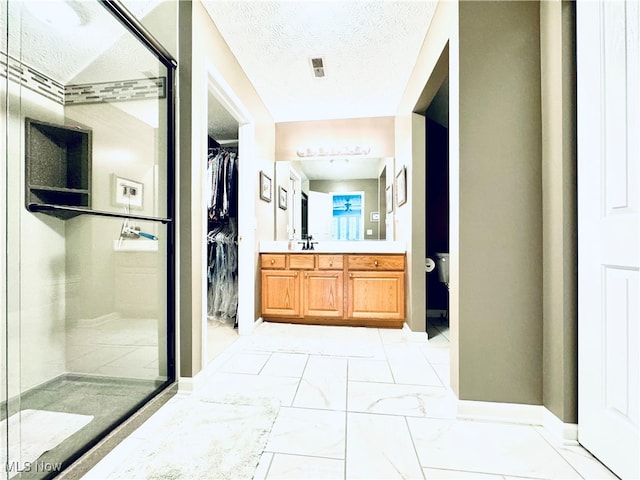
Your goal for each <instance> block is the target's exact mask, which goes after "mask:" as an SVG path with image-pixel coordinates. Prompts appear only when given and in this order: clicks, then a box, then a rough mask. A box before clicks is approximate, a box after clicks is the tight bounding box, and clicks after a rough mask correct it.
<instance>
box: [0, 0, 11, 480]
mask: <svg viewBox="0 0 640 480" xmlns="http://www.w3.org/2000/svg"><path fill="white" fill-rule="evenodd" d="M8 10H9V4H8V2H2V3H0V72H5V71H6V65H7V53H8V46H7V33H8V28H9V25H8ZM7 106H8V105H7V76H6V74H4V76H0V109H1V110H2V113H1V114H0V139H1V140H0V290H1V291H2V295H1V296H0V380H1V382H0V405H1V406H2V409H1V410H0V419H5V418H7V362H6V359H7V150H8V147H7V145H8V136H7ZM1 425H2V428H1V429H0V462H1V465H6V462H7V454H8V445H9V442H8V435H9V432H8V424H7V422H4V423H2V424H1ZM0 478H6V474H5V469H4V467H2V469H1V470H0Z"/></svg>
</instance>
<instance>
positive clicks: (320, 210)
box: [308, 191, 333, 240]
mask: <svg viewBox="0 0 640 480" xmlns="http://www.w3.org/2000/svg"><path fill="white" fill-rule="evenodd" d="M308 208H309V220H308V222H309V226H308V232H309V235H312V236H313V238H314V239H315V240H331V222H332V221H333V203H332V202H331V195H329V194H328V193H322V192H314V191H309V203H308Z"/></svg>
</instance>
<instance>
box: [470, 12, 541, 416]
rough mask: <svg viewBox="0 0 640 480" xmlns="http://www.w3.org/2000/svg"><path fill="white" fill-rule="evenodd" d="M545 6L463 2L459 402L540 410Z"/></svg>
mask: <svg viewBox="0 0 640 480" xmlns="http://www.w3.org/2000/svg"><path fill="white" fill-rule="evenodd" d="M539 9H540V6H539V3H538V2H461V3H460V4H459V35H460V51H459V62H460V90H459V101H460V104H459V111H460V134H459V135H460V138H459V143H460V179H459V182H460V214H459V215H460V218H459V221H460V240H459V248H460V257H459V326H458V328H459V332H458V334H459V339H458V340H459V358H458V360H459V397H460V398H461V399H463V400H480V401H496V402H513V403H525V404H534V405H539V404H541V403H542V208H541V205H542V197H541V190H542V189H541V183H542V178H541V122H540V115H541V113H540V37H539V34H540V32H539Z"/></svg>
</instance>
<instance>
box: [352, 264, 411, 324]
mask: <svg viewBox="0 0 640 480" xmlns="http://www.w3.org/2000/svg"><path fill="white" fill-rule="evenodd" d="M347 317H348V318H352V319H377V320H398V321H404V272H393V271H381V272H375V271H359V272H349V277H348V279H347Z"/></svg>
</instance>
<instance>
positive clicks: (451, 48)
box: [387, 2, 459, 391]
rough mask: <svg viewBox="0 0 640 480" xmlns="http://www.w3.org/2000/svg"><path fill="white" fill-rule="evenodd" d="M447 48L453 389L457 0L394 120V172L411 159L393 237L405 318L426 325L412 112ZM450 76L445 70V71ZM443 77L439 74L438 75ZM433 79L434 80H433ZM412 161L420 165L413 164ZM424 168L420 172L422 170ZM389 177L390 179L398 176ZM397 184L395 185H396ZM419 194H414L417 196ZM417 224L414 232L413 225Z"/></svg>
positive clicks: (428, 43) (427, 45) (434, 86)
mask: <svg viewBox="0 0 640 480" xmlns="http://www.w3.org/2000/svg"><path fill="white" fill-rule="evenodd" d="M446 49H448V52H449V54H448V56H449V59H448V72H447V73H448V75H449V90H450V93H449V94H450V97H449V108H450V110H449V137H450V145H449V161H450V182H451V185H450V192H451V198H450V215H451V225H450V240H451V246H450V254H451V263H450V266H449V272H450V296H451V299H452V301H451V304H450V311H449V316H450V332H451V335H452V338H451V384H452V388H453V389H454V391H457V385H458V367H457V364H458V353H457V346H458V342H457V337H456V335H457V327H458V302H457V288H458V271H457V263H458V262H457V259H458V255H457V248H458V230H459V228H458V193H457V192H458V184H457V181H458V178H457V172H458V145H459V144H458V107H457V105H458V81H459V78H458V77H459V75H458V54H457V52H458V2H439V3H438V6H437V8H436V11H435V13H434V17H433V20H432V22H431V25H430V26H429V30H428V31H427V35H426V37H425V40H424V43H423V45H422V48H421V50H420V54H419V56H418V59H417V61H416V65H415V67H414V70H413V72H412V74H411V77H410V78H409V81H408V83H407V87H406V89H405V92H404V95H403V97H402V99H401V101H400V106H399V109H398V115H397V117H396V122H395V129H396V130H395V131H396V150H395V151H396V162H395V163H396V172H397V170H398V169H399V168H401V167H402V165H403V164H408V165H411V167H410V169H409V176H410V182H409V189H410V191H411V193H410V194H409V195H408V201H407V204H405V206H402V207H400V209H398V211H397V212H396V214H395V215H394V217H393V225H394V228H395V238H396V239H397V240H405V241H407V242H408V244H407V251H408V252H410V253H408V269H410V272H409V273H408V276H407V280H408V286H409V291H410V294H409V296H408V301H407V319H408V324H409V326H410V327H411V328H412V329H414V330H416V331H424V328H425V315H424V314H423V312H424V311H425V309H426V304H425V295H426V291H425V289H426V286H425V279H424V253H425V250H426V241H425V238H424V213H422V214H420V211H422V212H424V205H422V209H421V207H420V206H419V205H418V206H416V207H414V205H415V204H417V203H418V202H421V203H424V193H422V192H424V190H425V181H424V168H425V167H424V158H425V153H424V148H425V143H424V142H425V131H424V128H422V127H421V125H420V124H421V123H422V124H424V121H422V122H420V120H419V119H418V118H417V116H415V115H414V114H413V113H412V112H413V110H414V108H415V107H416V105H417V104H419V103H420V101H421V99H422V98H423V97H424V95H425V93H428V92H432V94H433V93H435V92H436V91H437V90H438V88H439V86H440V83H439V82H441V81H442V78H433V76H432V73H433V71H434V69H436V68H437V65H438V61H439V58H440V57H441V55H442V53H443V51H445V50H446ZM445 76H446V75H445ZM440 77H441V76H440ZM434 82H435V83H434ZM414 166H415V167H416V168H417V170H414ZM420 172H422V173H420ZM394 180H395V177H392V179H389V178H388V179H387V182H389V181H394ZM394 189H395V186H394ZM414 194H415V196H414ZM414 228H415V232H414V231H413V229H414Z"/></svg>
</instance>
